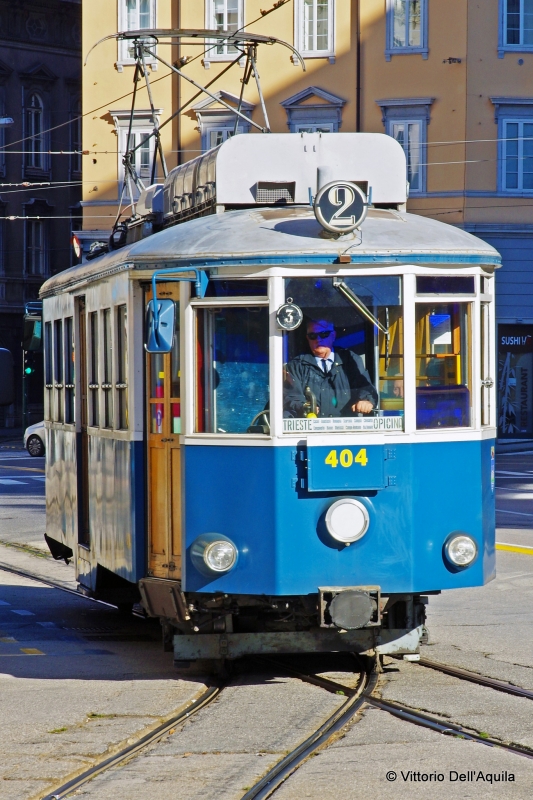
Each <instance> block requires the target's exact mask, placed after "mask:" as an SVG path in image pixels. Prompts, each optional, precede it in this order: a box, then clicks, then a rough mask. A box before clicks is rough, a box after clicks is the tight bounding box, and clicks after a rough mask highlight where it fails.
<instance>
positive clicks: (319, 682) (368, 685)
mask: <svg viewBox="0 0 533 800" xmlns="http://www.w3.org/2000/svg"><path fill="white" fill-rule="evenodd" d="M264 662H265V664H276V666H281V667H282V668H283V669H284V670H285V671H286V672H287V673H288V674H290V675H294V676H295V677H298V678H300V679H302V680H306V682H307V683H312V684H314V685H315V686H320V687H321V688H325V689H327V690H328V691H334V693H335V694H339V693H341V692H342V694H346V695H347V696H348V700H347V701H346V702H345V703H343V704H342V705H341V706H340V708H337V709H336V710H335V711H334V712H333V714H331V716H330V717H328V719H327V720H326V721H325V722H324V723H322V725H321V726H320V727H319V728H317V729H316V730H315V731H313V733H312V734H311V735H310V736H308V737H307V739H305V740H304V741H303V742H300V744H299V745H297V746H296V747H295V748H294V749H293V750H291V752H290V753H288V754H287V755H286V756H285V757H284V758H282V759H281V760H280V761H278V762H277V764H274V766H273V767H272V768H271V769H270V770H269V771H268V772H267V773H266V775H264V776H263V777H262V778H261V779H260V780H259V781H257V783H256V784H254V786H252V788H251V789H249V790H248V791H247V792H246V794H244V795H243V796H242V798H241V800H265V798H268V797H270V796H271V795H272V794H274V792H275V791H276V790H277V789H278V788H279V787H280V786H281V784H282V783H284V782H285V781H286V780H287V778H289V777H290V775H292V773H293V772H294V771H295V770H296V769H298V767H299V766H300V764H302V763H303V762H304V761H305V760H306V759H307V758H308V757H309V756H310V755H311V754H312V753H314V752H315V751H316V750H318V749H319V748H320V747H323V746H324V745H326V744H327V743H328V741H329V740H330V739H331V737H332V736H333V735H334V734H335V733H337V732H338V731H340V730H341V729H342V728H343V727H344V726H345V725H346V724H347V723H348V722H349V721H350V720H351V719H352V717H353V716H354V715H355V714H356V713H357V712H358V711H359V710H360V709H361V708H362V707H363V706H364V704H365V702H366V701H367V697H368V695H369V693H371V692H372V691H374V689H375V686H376V684H377V679H378V674H377V673H376V672H373V673H370V674H368V673H365V672H362V673H361V675H360V679H359V682H358V686H357V687H356V688H355V689H351V688H349V687H347V686H344V685H343V684H340V683H335V682H334V681H327V679H325V678H320V677H318V676H314V675H305V676H304V675H303V674H301V673H298V671H297V670H292V669H291V668H288V667H286V666H285V665H283V664H280V663H279V662H273V661H271V660H270V659H264ZM328 684H330V685H331V688H328Z"/></svg>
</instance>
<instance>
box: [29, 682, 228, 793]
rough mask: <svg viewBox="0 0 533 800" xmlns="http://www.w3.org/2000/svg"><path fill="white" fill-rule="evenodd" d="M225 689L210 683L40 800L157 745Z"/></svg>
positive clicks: (75, 786) (73, 788)
mask: <svg viewBox="0 0 533 800" xmlns="http://www.w3.org/2000/svg"><path fill="white" fill-rule="evenodd" d="M223 688H224V685H223V684H218V685H216V686H211V687H208V688H207V689H206V691H205V692H203V693H202V695H201V696H200V697H199V698H198V699H197V700H195V701H193V702H192V703H191V704H190V705H188V706H186V707H185V708H183V709H182V710H181V711H180V712H179V713H178V714H175V715H174V716H173V717H171V718H170V719H168V720H167V721H166V722H163V723H162V724H161V725H158V727H157V728H155V729H154V730H152V731H150V732H149V733H146V734H144V735H143V736H141V737H140V738H137V739H136V741H135V742H133V743H132V744H129V745H127V746H126V747H124V748H122V749H121V750H119V751H118V752H116V753H114V754H113V755H111V756H107V757H106V758H103V759H101V760H100V761H97V762H96V763H94V764H93V765H92V766H90V767H89V768H88V769H86V770H84V771H83V772H81V773H80V774H79V775H76V776H75V777H73V778H70V779H69V780H67V781H65V782H64V783H62V784H60V785H59V786H57V787H56V788H55V789H53V790H52V791H51V792H47V794H45V795H43V796H42V797H41V798H40V800H63V798H65V797H67V796H68V795H69V794H70V793H71V792H74V791H76V790H77V789H80V788H81V787H82V786H84V785H85V784H86V783H89V781H92V780H93V778H96V777H97V776H98V775H100V774H101V773H102V772H106V771H107V770H109V769H112V768H113V767H117V766H119V765H120V764H122V763H123V762H124V761H126V760H127V759H129V758H132V757H133V756H136V755H138V754H139V753H140V752H141V751H142V750H144V749H146V748H147V747H149V746H150V745H151V744H155V743H156V742H158V741H160V740H161V739H163V738H164V737H165V736H167V735H168V734H170V732H171V731H172V729H173V728H175V727H176V726H178V725H180V724H182V723H183V722H186V721H187V720H188V719H189V718H190V717H192V716H193V715H194V714H196V713H197V712H198V711H200V710H201V709H203V708H206V707H207V706H208V705H210V704H211V703H212V702H213V701H214V700H216V699H217V697H218V696H219V694H220V692H221V691H222V689H223Z"/></svg>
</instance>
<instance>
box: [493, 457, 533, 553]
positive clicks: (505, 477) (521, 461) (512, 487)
mask: <svg viewBox="0 0 533 800" xmlns="http://www.w3.org/2000/svg"><path fill="white" fill-rule="evenodd" d="M496 526H497V529H498V531H497V540H498V542H506V543H509V544H513V545H525V546H526V547H533V450H532V451H529V452H522V453H509V454H505V455H498V456H497V457H496Z"/></svg>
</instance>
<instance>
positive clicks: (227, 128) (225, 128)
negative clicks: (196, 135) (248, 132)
mask: <svg viewBox="0 0 533 800" xmlns="http://www.w3.org/2000/svg"><path fill="white" fill-rule="evenodd" d="M234 130H235V122H231V120H230V121H229V122H228V125H224V124H223V123H213V124H212V126H209V123H207V125H206V126H205V132H204V136H205V144H206V146H205V147H204V146H202V150H203V152H204V153H205V152H206V150H211V148H213V147H218V145H217V144H213V143H212V142H211V137H212V134H213V133H221V134H222V142H219V144H222V143H223V142H226V141H227V140H228V139H231V137H232V136H233V135H234V134H233V131H234ZM240 133H243V129H242V127H241V126H240V125H238V126H237V134H240ZM203 144H204V143H203V142H202V145H203Z"/></svg>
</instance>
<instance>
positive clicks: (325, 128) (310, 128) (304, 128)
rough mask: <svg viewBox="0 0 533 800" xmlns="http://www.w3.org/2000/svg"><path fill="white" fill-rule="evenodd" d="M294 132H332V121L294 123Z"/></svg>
mask: <svg viewBox="0 0 533 800" xmlns="http://www.w3.org/2000/svg"><path fill="white" fill-rule="evenodd" d="M294 131H295V133H333V123H331V122H329V123H327V122H325V123H323V124H321V125H295V126H294Z"/></svg>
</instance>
